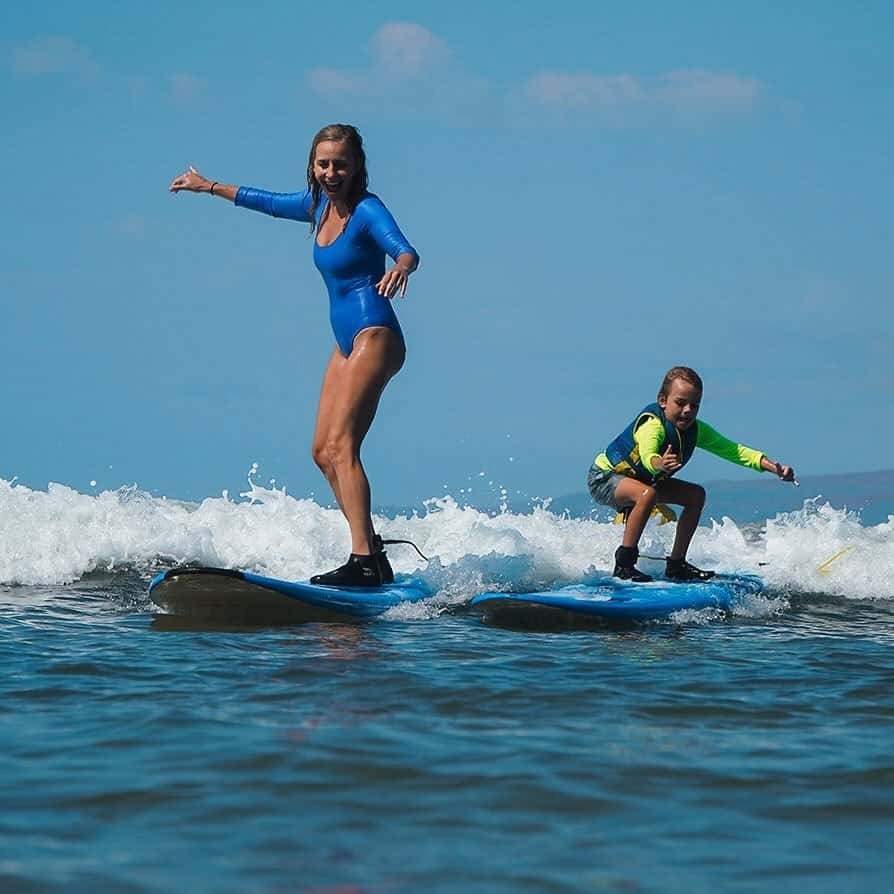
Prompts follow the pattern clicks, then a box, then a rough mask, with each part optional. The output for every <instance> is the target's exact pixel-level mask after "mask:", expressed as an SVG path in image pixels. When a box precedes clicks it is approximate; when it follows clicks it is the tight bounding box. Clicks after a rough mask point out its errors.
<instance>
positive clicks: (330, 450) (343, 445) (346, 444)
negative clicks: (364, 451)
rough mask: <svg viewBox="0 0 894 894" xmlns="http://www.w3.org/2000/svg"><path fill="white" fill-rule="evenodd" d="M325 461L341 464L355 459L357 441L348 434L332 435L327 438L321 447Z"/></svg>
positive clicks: (336, 464)
mask: <svg viewBox="0 0 894 894" xmlns="http://www.w3.org/2000/svg"><path fill="white" fill-rule="evenodd" d="M323 452H324V453H325V455H326V462H327V463H329V464H330V465H331V466H343V465H346V464H348V463H352V462H354V461H355V460H356V459H357V455H358V453H359V450H358V449H357V443H356V441H355V439H354V438H353V437H351V436H350V435H333V436H332V437H330V438H327V440H326V444H325V446H324V448H323Z"/></svg>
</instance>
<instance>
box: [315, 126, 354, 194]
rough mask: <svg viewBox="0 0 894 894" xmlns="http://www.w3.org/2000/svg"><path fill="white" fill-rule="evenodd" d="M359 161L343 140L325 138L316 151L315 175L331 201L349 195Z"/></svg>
mask: <svg viewBox="0 0 894 894" xmlns="http://www.w3.org/2000/svg"><path fill="white" fill-rule="evenodd" d="M356 173H357V161H356V159H355V158H354V156H353V153H352V152H351V150H350V149H349V148H348V144H347V143H346V142H344V141H343V140H323V141H322V142H320V143H317V151H316V152H315V153H314V177H316V180H317V183H319V184H320V187H321V189H322V190H323V192H324V193H325V194H326V197H327V198H328V199H329V201H330V202H331V201H332V200H334V199H340V198H344V197H345V196H347V194H348V192H349V190H350V188H351V181H352V180H353V179H354V175H355V174H356Z"/></svg>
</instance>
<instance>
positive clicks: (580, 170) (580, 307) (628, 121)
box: [0, 0, 894, 504]
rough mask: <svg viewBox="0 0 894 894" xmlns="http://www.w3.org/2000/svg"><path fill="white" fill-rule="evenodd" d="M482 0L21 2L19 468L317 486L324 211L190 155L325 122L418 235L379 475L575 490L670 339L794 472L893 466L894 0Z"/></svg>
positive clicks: (214, 156)
mask: <svg viewBox="0 0 894 894" xmlns="http://www.w3.org/2000/svg"><path fill="white" fill-rule="evenodd" d="M483 6H484V7H485V8H481V7H482V4H478V3H464V2H459V3H453V4H449V5H448V4H444V3H427V2H413V3H391V4H388V5H387V8H382V7H377V6H375V5H373V4H366V3H362V4H361V3H346V4H342V5H340V6H337V7H336V6H329V7H326V6H320V5H318V4H310V3H300V2H272V0H267V2H263V0H262V2H253V3H251V4H247V3H246V4H233V5H229V6H221V5H220V4H211V3H207V2H193V3H190V4H188V5H187V4H179V3H177V4H174V3H168V2H157V3H154V4H151V5H146V4H121V3H114V4H113V3H106V2H94V3H90V4H79V5H72V4H67V3H36V4H35V5H33V6H32V7H29V8H25V7H24V6H23V5H21V4H19V5H17V6H16V7H14V8H12V9H10V10H7V11H6V12H5V14H4V18H5V23H6V25H5V28H4V30H3V33H2V35H0V63H2V65H0V90H2V95H3V107H4V116H5V120H6V126H5V127H4V132H3V135H2V137H0V146H2V165H0V178H2V188H3V195H4V198H5V205H6V213H5V214H4V215H3V218H2V221H0V269H2V271H3V275H2V278H0V311H2V320H3V330H4V339H3V351H2V352H0V381H2V390H0V399H2V406H3V414H4V426H3V429H4V431H3V439H2V441H0V477H4V478H11V477H12V476H14V475H16V476H18V477H19V478H20V480H22V481H24V482H26V483H28V484H30V485H32V486H37V487H45V486H46V483H47V482H48V481H62V482H65V483H67V484H70V485H72V486H74V487H77V488H78V489H79V490H90V486H89V482H90V481H91V480H96V481H97V487H99V488H107V487H116V486H118V485H120V484H123V483H129V482H133V481H136V482H138V483H139V484H140V485H141V486H142V487H144V488H146V489H149V490H152V491H153V492H157V493H166V494H169V495H172V496H182V497H190V498H194V499H196V498H200V497H202V496H205V495H212V494H217V493H219V492H220V491H221V490H222V489H223V488H230V489H231V490H232V491H235V490H237V489H238V487H239V484H240V482H241V481H242V480H243V479H244V474H245V472H246V470H247V469H248V467H249V466H250V465H251V463H252V462H258V463H259V464H260V467H261V468H260V476H259V478H260V480H263V481H266V480H268V479H269V478H276V479H277V481H278V483H284V484H286V485H287V486H288V489H289V492H290V493H293V494H298V495H302V494H309V493H311V492H314V493H316V494H317V495H318V496H319V497H322V498H324V499H325V500H327V501H328V494H327V492H326V490H325V488H324V487H323V486H322V479H321V478H319V475H318V473H317V471H316V469H315V468H314V467H313V465H312V463H311V461H310V458H309V445H310V438H311V434H312V429H313V419H314V411H315V408H316V399H317V394H318V388H319V382H320V377H321V375H322V370H323V367H324V364H325V362H326V359H327V357H328V355H329V352H330V351H331V347H332V336H331V332H330V329H329V324H328V310H327V299H326V294H325V290H324V288H323V285H322V281H321V280H320V278H319V275H318V274H317V272H316V270H315V269H314V267H313V263H312V259H311V246H310V244H309V242H308V240H307V238H306V229H305V228H303V227H302V226H300V225H298V224H291V223H288V222H284V221H274V220H269V219H265V218H262V217H260V216H258V215H253V214H251V213H249V212H245V211H242V210H240V209H234V208H231V207H228V206H227V205H226V204H225V203H224V202H220V201H214V200H211V199H209V198H207V197H205V196H190V195H181V196H177V197H173V196H170V195H168V193H167V192H166V188H167V185H168V183H169V182H170V180H171V179H172V178H173V176H174V175H176V174H177V173H179V172H180V171H181V170H182V169H183V168H184V166H185V165H186V164H187V163H188V162H191V163H193V164H195V165H196V166H197V167H198V168H199V170H200V171H201V172H203V173H205V174H207V175H208V176H211V177H213V178H214V179H217V180H220V181H223V182H231V183H240V184H250V185H254V186H262V187H267V188H271V189H281V190H288V189H293V188H299V187H300V186H301V184H302V180H303V171H304V166H305V163H306V155H307V149H308V145H309V142H310V139H311V137H312V136H313V134H314V132H315V131H316V130H317V129H318V128H319V127H320V126H322V125H324V124H326V123H329V122H333V121H348V122H351V123H354V124H355V125H356V126H357V127H358V128H359V129H360V130H361V132H362V133H363V135H364V138H365V141H366V144H367V149H368V154H369V162H370V171H371V185H372V188H373V190H374V191H376V192H377V193H379V194H380V195H381V196H382V197H383V199H384V200H385V201H386V203H387V204H388V205H389V206H390V207H391V209H392V211H393V212H394V213H395V215H396V217H397V219H398V221H399V222H400V223H401V225H402V227H403V229H404V231H405V232H406V233H407V235H408V236H409V237H410V239H411V241H413V242H414V244H416V245H417V247H418V248H419V250H420V253H421V255H422V267H421V269H420V271H419V273H418V274H417V275H416V276H415V277H414V279H413V280H412V281H411V288H410V292H409V296H408V298H407V300H406V302H405V303H402V304H401V305H400V306H399V307H398V313H399V315H400V318H401V322H402V325H403V327H404V330H405V333H406V335H407V339H408V343H409V355H408V361H407V364H406V366H405V368H404V370H403V371H402V373H401V374H400V376H399V377H398V378H397V379H396V380H395V381H394V383H392V385H391V386H389V389H388V391H387V392H386V395H385V398H384V402H383V405H382V408H381V410H380V413H379V417H378V419H377V421H376V424H375V426H374V428H373V431H372V433H371V435H370V437H369V439H368V441H367V446H366V448H365V453H364V458H365V462H366V465H367V467H368V469H369V471H370V474H371V477H372V479H373V482H374V486H375V492H374V497H375V498H376V499H377V501H379V502H382V503H386V504H396V503H410V502H413V501H416V500H418V499H421V498H424V497H428V496H432V495H436V494H439V493H443V492H444V485H445V484H446V485H447V486H448V489H449V490H450V491H451V492H453V493H455V494H457V493H458V492H459V489H460V488H461V487H467V486H468V485H469V483H470V481H471V483H472V486H473V488H474V489H475V490H473V497H475V496H482V491H483V490H486V489H487V485H486V484H485V482H487V481H491V480H492V481H494V482H495V483H499V484H503V485H505V486H507V487H508V488H509V489H510V491H511V492H514V491H516V490H520V491H522V492H523V493H526V494H532V495H539V496H547V495H559V494H564V493H568V492H573V491H580V490H582V489H583V487H584V483H583V482H584V479H585V474H586V468H587V465H588V464H589V462H590V461H591V459H592V457H593V455H594V454H595V453H596V452H598V451H599V450H601V449H602V447H603V446H604V445H605V443H606V442H607V441H608V440H609V439H610V438H611V437H612V436H613V435H614V434H616V432H617V431H618V430H619V429H620V428H622V427H623V426H624V425H625V424H626V423H627V422H628V421H629V418H630V417H631V416H632V415H633V414H634V413H635V412H636V411H637V410H638V409H639V408H640V407H641V406H642V405H643V404H644V403H646V402H648V401H649V400H651V399H652V398H653V396H654V393H655V390H656V388H657V386H658V383H659V382H660V379H661V376H662V374H663V372H664V371H665V369H666V368H667V367H669V366H671V365H673V364H677V363H684V364H688V365H691V366H694V367H695V368H696V369H698V370H699V371H700V372H701V373H702V375H703V378H704V379H705V381H706V386H707V387H706V393H705V398H704V403H703V408H702V415H703V416H704V418H706V419H707V420H708V421H710V422H712V424H714V425H715V426H717V427H718V428H720V430H721V431H724V432H725V433H727V434H729V435H730V436H733V437H737V438H739V439H741V440H743V441H744V442H745V443H748V444H751V445H752V446H755V447H758V448H760V449H763V450H766V451H767V452H768V453H770V454H771V455H773V456H774V457H778V458H780V459H782V460H784V461H786V462H789V463H791V464H793V465H794V466H795V467H796V468H797V469H798V471H799V473H800V474H805V475H806V474H809V473H816V474H819V473H824V472H846V471H863V470H868V469H874V468H884V467H889V466H890V465H891V460H890V456H889V448H888V445H889V444H890V443H891V441H892V436H894V423H892V421H891V414H890V413H889V412H888V407H889V406H890V394H891V388H892V385H894V364H892V362H891V332H892V323H894V311H892V302H891V299H890V294H891V282H892V267H894V263H892V257H894V252H892V245H891V241H892V239H891V236H892V227H891V222H890V221H891V207H892V199H894V195H892V193H894V188H892V178H891V167H890V164H891V158H892V156H894V145H892V143H894V139H892V115H891V107H892V87H891V85H892V82H894V79H892V74H894V71H892V69H894V63H892V57H891V53H890V50H889V48H890V46H891V39H892V37H894V33H892V32H894V29H892V18H894V13H892V11H891V7H890V4H888V3H882V2H878V3H855V4H851V5H848V6H847V7H846V8H845V7H844V6H841V5H839V4H830V3H822V4H817V3H806V2H804V3H789V4H784V5H783V6H782V7H780V6H779V5H778V4H771V3H749V4H747V5H746V4H740V5H738V7H736V8H734V7H733V5H731V4H722V5H719V4H708V3H704V4H702V3H690V4H686V5H685V6H684V5H676V6H674V7H673V8H672V7H671V5H670V4H659V3H654V4H638V5H637V6H636V7H635V8H633V7H631V8H625V9H621V8H618V6H617V5H616V4H601V3H593V2H586V3H585V2H581V3H561V2H557V3H553V4H550V7H549V10H548V14H545V13H544V7H543V6H542V4H525V3H521V4H519V3H516V2H514V3H508V2H505V3H504V2H495V3H491V4H486V5H483ZM482 471H483V472H485V476H484V477H483V478H482V477H481V476H480V475H479V473H480V472H482ZM746 474H748V473H746V472H744V471H742V472H740V471H738V470H736V469H735V468H733V467H732V466H728V465H724V464H721V463H720V462H719V461H718V460H716V459H714V458H711V457H707V458H698V459H697V460H695V461H694V462H693V464H692V471H691V474H690V477H693V478H695V479H709V478H721V477H737V476H741V475H746Z"/></svg>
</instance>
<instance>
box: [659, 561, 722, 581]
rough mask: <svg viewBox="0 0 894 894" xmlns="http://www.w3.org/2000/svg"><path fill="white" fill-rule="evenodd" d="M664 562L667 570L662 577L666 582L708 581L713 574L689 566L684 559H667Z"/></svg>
mask: <svg viewBox="0 0 894 894" xmlns="http://www.w3.org/2000/svg"><path fill="white" fill-rule="evenodd" d="M666 561H667V569H666V570H665V572H664V576H665V577H666V578H667V579H668V580H688V581H693V580H695V581H698V580H710V579H711V578H712V577H714V574H715V572H713V571H702V570H701V568H696V567H695V565H690V564H689V562H687V561H686V560H685V559H671V558H670V557H668V558H667V559H666Z"/></svg>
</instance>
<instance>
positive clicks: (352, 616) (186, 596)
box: [149, 568, 431, 624]
mask: <svg viewBox="0 0 894 894" xmlns="http://www.w3.org/2000/svg"><path fill="white" fill-rule="evenodd" d="M429 596H431V592H430V591H429V590H428V589H427V588H426V587H425V586H424V585H423V584H421V582H419V581H415V580H412V579H411V580H408V581H406V582H402V583H395V584H391V585H390V586H385V587H355V588H347V587H345V588H338V587H321V586H317V585H315V584H310V583H307V582H304V581H287V580H278V579H277V578H274V577H263V576H262V575H260V574H252V573H251V572H250V571H234V570H230V569H227V568H171V569H170V570H169V571H165V572H164V573H163V574H159V575H157V576H156V577H155V578H154V579H153V580H152V583H151V584H150V585H149V598H150V599H151V600H152V602H154V603H155V604H156V605H157V606H159V608H162V609H164V611H165V612H167V613H169V614H172V615H178V616H181V617H188V618H193V619H196V620H203V621H239V622H246V623H259V624H267V623H280V624H281V623H300V622H303V621H342V622H344V621H357V620H366V619H369V618H374V617H377V616H378V615H381V614H383V613H384V612H386V611H388V609H389V608H394V606H396V605H400V604H401V603H403V602H419V601H420V600H422V599H427V598H428V597H429Z"/></svg>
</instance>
